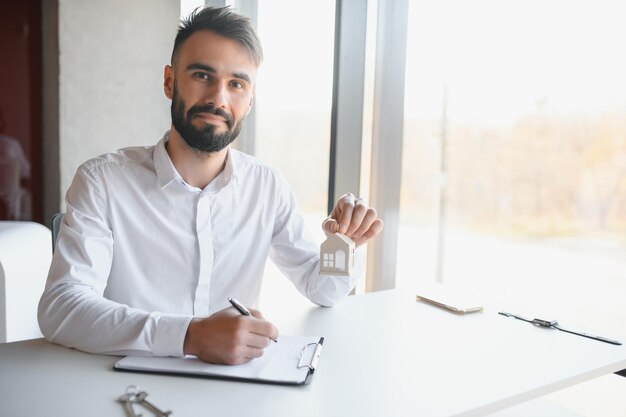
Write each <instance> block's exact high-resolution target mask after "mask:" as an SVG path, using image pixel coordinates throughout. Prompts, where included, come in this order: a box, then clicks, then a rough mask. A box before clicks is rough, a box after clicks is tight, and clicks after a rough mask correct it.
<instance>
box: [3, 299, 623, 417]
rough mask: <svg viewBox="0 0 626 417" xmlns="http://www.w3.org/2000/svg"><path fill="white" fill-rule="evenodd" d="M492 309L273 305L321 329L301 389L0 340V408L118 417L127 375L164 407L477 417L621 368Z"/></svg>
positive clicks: (187, 411)
mask: <svg viewBox="0 0 626 417" xmlns="http://www.w3.org/2000/svg"><path fill="white" fill-rule="evenodd" d="M496 313H497V312H496V311H493V310H487V311H486V312H485V313H480V314H473V315H468V316H455V315H453V314H450V313H447V312H444V311H442V310H439V309H436V308H433V307H430V306H428V305H426V304H422V303H417V302H416V301H415V299H414V295H413V294H409V293H402V292H399V291H386V292H379V293H375V294H369V295H364V296H357V297H349V298H348V299H347V300H345V301H344V302H343V303H341V304H340V305H338V306H337V307H334V308H330V309H326V308H316V307H311V308H306V309H304V310H303V311H301V312H295V313H294V312H291V311H284V312H279V313H278V314H277V313H276V311H274V312H273V314H274V315H275V316H270V317H269V318H270V319H272V321H273V322H274V323H275V324H277V326H278V327H279V329H280V330H281V332H282V333H283V334H293V335H320V336H325V337H326V340H325V342H324V350H323V353H322V357H321V360H320V364H319V369H318V371H317V372H316V374H315V375H314V377H313V380H312V383H311V384H310V385H308V386H304V387H285V386H273V385H260V384H250V383H240V382H231V381H219V380H211V379H202V378H191V377H179V376H162V375H150V374H137V373H123V372H116V371H113V370H112V369H111V368H112V366H113V364H114V363H115V361H116V360H117V359H118V358H116V357H111V356H101V355H90V354H85V353H82V352H78V351H74V350H70V349H66V348H63V347H60V346H55V345H51V344H48V343H47V342H45V341H43V340H34V341H27V342H19V343H11V344H6V345H0V369H1V371H0V407H1V408H0V414H2V415H3V416H4V415H6V416H12V417H14V416H17V417H19V416H33V415H36V416H61V415H68V416H69V415H90V416H108V417H115V416H123V415H124V413H123V410H122V407H121V406H120V405H119V404H118V403H116V401H115V399H116V398H117V396H118V395H120V394H121V393H122V392H123V391H124V389H125V388H126V386H128V385H133V384H134V385H139V386H141V387H142V388H144V389H145V390H147V391H148V392H149V393H150V396H151V397H150V398H151V399H152V400H153V401H154V403H155V404H157V405H158V406H161V407H162V408H164V409H171V410H173V411H174V416H198V415H210V416H220V417H221V416H242V415H251V416H276V415H281V416H303V417H304V416H315V417H319V416H359V417H361V416H415V415H420V416H427V417H436V416H478V415H486V414H489V413H493V412H496V411H498V410H503V409H505V408H507V407H510V406H513V405H515V404H521V403H524V402H526V401H528V400H531V399H533V398H538V397H541V396H543V395H545V394H547V393H550V392H553V391H556V390H559V389H561V388H565V387H568V386H570V385H574V384H577V383H580V382H583V381H585V380H588V379H591V378H594V377H597V376H600V375H603V374H608V373H611V372H614V371H617V370H620V369H623V368H626V347H624V346H613V345H609V344H605V343H601V342H597V341H594V340H589V339H584V338H582V337H577V336H573V335H569V334H566V333H562V332H558V331H551V330H547V329H542V328H536V327H533V326H531V325H530V324H528V323H524V322H521V321H516V320H513V319H507V318H505V317H502V316H499V315H498V314H496ZM277 316H280V317H277ZM607 336H609V335H607ZM613 336H616V335H613ZM538 404H539V406H540V407H539V408H542V407H543V408H542V409H545V405H543V404H541V403H538V402H536V401H535V402H532V401H531V402H528V403H525V404H523V405H522V406H521V407H520V408H516V407H514V408H510V409H508V410H505V411H503V412H501V413H498V414H494V415H497V416H499V417H500V416H513V415H515V416H517V415H538V414H537V413H535V412H532V411H528V412H526V413H520V412H518V411H516V410H532V409H533V407H534V408H536V407H538ZM143 414H144V416H149V415H150V414H149V413H146V412H144V413H143ZM544 415H550V416H556V415H560V414H558V413H557V410H556V408H555V409H554V410H553V411H551V412H548V413H545V414H544ZM567 415H571V414H567Z"/></svg>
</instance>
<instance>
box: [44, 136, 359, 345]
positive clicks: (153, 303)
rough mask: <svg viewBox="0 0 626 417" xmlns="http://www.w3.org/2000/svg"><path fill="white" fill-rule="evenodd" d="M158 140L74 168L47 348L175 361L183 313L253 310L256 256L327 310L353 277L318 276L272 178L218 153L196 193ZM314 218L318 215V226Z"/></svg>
mask: <svg viewBox="0 0 626 417" xmlns="http://www.w3.org/2000/svg"><path fill="white" fill-rule="evenodd" d="M168 135H169V133H166V135H165V137H164V138H163V139H162V140H161V141H160V142H159V143H158V144H157V145H156V146H152V147H132V148H126V149H122V150H119V151H117V152H114V153H109V154H106V155H102V156H100V157H97V158H94V159H91V160H89V161H87V162H85V163H84V164H83V165H81V166H80V167H79V169H78V171H77V172H76V176H75V177H74V180H73V182H72V185H71V186H70V188H69V190H68V192H67V196H66V201H67V212H66V214H65V217H64V219H63V223H62V225H61V229H60V232H59V236H58V239H57V243H56V250H55V253H54V256H53V260H52V265H51V267H50V273H49V275H48V281H47V283H46V289H45V291H44V293H43V295H42V298H41V301H40V304H39V325H40V327H41V331H42V333H43V334H44V336H45V337H46V338H47V339H48V340H50V341H52V342H55V343H60V344H63V345H66V346H70V347H76V348H78V349H81V350H85V351H88V352H96V353H108V354H126V355H131V354H134V355H155V356H182V355H183V342H184V339H185V334H186V331H187V327H188V325H189V322H190V321H191V319H192V317H194V316H207V315H211V314H213V313H215V312H216V311H219V310H222V309H224V308H226V307H228V306H229V303H228V300H227V298H228V297H234V298H237V299H239V300H240V301H242V302H243V303H244V304H247V305H250V306H253V307H254V306H256V305H257V304H258V299H259V293H260V290H261V282H262V278H263V271H264V266H265V262H266V259H267V257H268V255H269V257H270V259H271V260H272V261H273V262H274V263H275V264H276V265H277V266H278V267H279V268H280V269H281V271H282V272H283V273H284V274H285V275H286V276H287V277H288V278H289V279H290V280H291V281H292V282H293V284H294V285H295V286H296V288H297V289H298V290H299V291H300V292H301V293H302V294H303V295H305V296H306V297H308V298H309V299H310V300H311V301H312V302H314V303H316V304H319V305H323V306H330V305H333V304H334V303H336V302H337V301H338V300H340V299H341V298H343V297H345V296H346V295H347V294H348V293H349V292H350V291H351V290H352V288H354V286H355V284H356V281H357V277H359V276H361V275H363V271H364V259H363V258H364V254H363V253H362V251H357V254H356V262H355V268H354V271H353V272H352V274H351V275H350V276H348V277H344V276H329V275H320V273H319V246H317V245H315V244H313V243H311V241H310V239H308V238H307V237H308V235H307V233H306V231H305V225H304V222H303V219H302V217H301V216H300V214H299V213H298V211H297V207H296V200H295V198H294V196H293V193H292V192H291V190H290V189H289V187H288V185H287V183H286V181H285V180H284V178H283V177H282V175H281V174H280V173H279V172H278V171H277V170H276V169H274V168H271V167H269V166H267V165H265V164H263V163H261V162H259V161H258V160H257V159H255V158H253V157H251V156H248V155H246V154H243V153H241V152H238V151H236V150H233V149H229V150H228V154H227V160H226V165H225V169H224V170H223V171H222V173H220V174H219V175H218V176H217V177H216V178H215V179H214V180H213V181H211V183H210V184H209V185H208V186H207V187H206V188H205V189H199V188H196V187H193V186H190V185H189V184H187V183H185V181H184V180H183V179H182V178H181V176H180V175H179V174H178V172H177V171H176V169H175V167H174V165H173V164H172V161H171V160H170V158H169V155H168V154H167V150H166V148H165V143H166V141H167V139H168ZM321 221H322V219H320V225H321Z"/></svg>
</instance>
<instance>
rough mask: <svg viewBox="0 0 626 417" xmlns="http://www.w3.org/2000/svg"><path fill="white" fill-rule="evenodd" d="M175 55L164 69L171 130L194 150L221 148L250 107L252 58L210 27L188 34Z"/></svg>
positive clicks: (253, 77) (252, 84) (211, 150)
mask: <svg viewBox="0 0 626 417" xmlns="http://www.w3.org/2000/svg"><path fill="white" fill-rule="evenodd" d="M174 59H175V62H174V63H173V66H174V68H172V67H169V66H168V67H166V68H165V94H166V95H167V96H168V97H169V98H170V99H171V100H172V109H171V111H172V124H173V126H174V129H176V131H177V132H178V133H179V134H180V136H181V137H182V138H183V140H184V141H185V142H186V143H187V145H188V146H189V147H190V148H192V149H194V150H197V151H201V152H217V151H220V150H222V149H224V148H225V147H226V146H228V145H229V144H230V143H231V142H232V141H233V140H235V138H236V137H237V135H239V132H240V131H241V127H242V123H243V119H244V118H245V116H246V115H247V114H248V112H249V111H250V109H251V107H252V98H253V96H254V85H255V81H256V66H255V65H254V62H253V61H252V59H251V58H250V57H249V55H248V52H247V50H246V49H245V48H244V47H243V46H242V45H240V44H239V43H238V42H236V41H234V40H231V39H228V38H224V37H222V36H220V35H217V34H215V33H214V32H210V31H199V32H196V33H194V34H193V35H191V37H189V39H187V41H185V43H183V45H182V46H181V48H180V50H179V52H178V55H177V56H176V57H175V58H174Z"/></svg>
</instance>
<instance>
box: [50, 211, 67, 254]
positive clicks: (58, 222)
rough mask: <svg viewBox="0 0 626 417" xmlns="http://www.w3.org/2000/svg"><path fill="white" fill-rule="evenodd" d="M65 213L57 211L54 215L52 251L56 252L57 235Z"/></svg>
mask: <svg viewBox="0 0 626 417" xmlns="http://www.w3.org/2000/svg"><path fill="white" fill-rule="evenodd" d="M64 215H65V213H57V214H55V215H54V216H53V217H52V224H51V226H52V227H51V229H52V253H54V246H55V245H56V241H57V235H58V234H59V229H60V228H61V221H62V220H63V216H64Z"/></svg>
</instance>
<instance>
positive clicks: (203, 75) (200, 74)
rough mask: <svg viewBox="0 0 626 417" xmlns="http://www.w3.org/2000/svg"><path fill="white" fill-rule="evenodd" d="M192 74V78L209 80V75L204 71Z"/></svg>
mask: <svg viewBox="0 0 626 417" xmlns="http://www.w3.org/2000/svg"><path fill="white" fill-rule="evenodd" d="M193 76H194V78H198V79H200V80H209V79H210V78H211V76H210V75H209V74H207V73H206V72H194V73H193Z"/></svg>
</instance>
